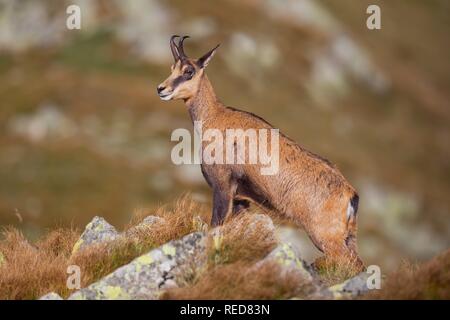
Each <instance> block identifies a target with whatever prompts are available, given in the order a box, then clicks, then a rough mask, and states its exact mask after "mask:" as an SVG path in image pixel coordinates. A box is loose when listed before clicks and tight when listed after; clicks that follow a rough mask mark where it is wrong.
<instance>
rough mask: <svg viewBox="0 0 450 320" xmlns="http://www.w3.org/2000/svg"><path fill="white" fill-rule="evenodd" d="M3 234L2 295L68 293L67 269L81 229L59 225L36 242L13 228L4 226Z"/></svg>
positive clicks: (29, 296)
mask: <svg viewBox="0 0 450 320" xmlns="http://www.w3.org/2000/svg"><path fill="white" fill-rule="evenodd" d="M2 235H3V237H4V239H3V240H2V241H1V242H0V252H1V253H2V255H3V260H4V261H3V263H1V264H0V299H35V298H37V297H39V296H41V295H43V294H46V293H48V292H50V291H56V292H59V293H61V294H63V295H67V294H68V289H67V287H66V279H67V273H66V270H67V266H68V261H69V258H70V254H71V251H72V247H73V245H74V244H75V242H76V240H77V239H78V237H79V233H78V232H76V231H75V230H72V229H58V230H55V231H52V232H50V233H49V234H48V235H47V236H45V237H44V238H43V239H41V240H39V241H38V242H37V243H36V244H35V245H31V244H30V243H29V242H28V241H27V240H26V239H25V238H24V236H23V235H22V234H21V233H20V232H19V231H17V230H15V229H12V228H9V229H5V230H4V231H3V233H2Z"/></svg>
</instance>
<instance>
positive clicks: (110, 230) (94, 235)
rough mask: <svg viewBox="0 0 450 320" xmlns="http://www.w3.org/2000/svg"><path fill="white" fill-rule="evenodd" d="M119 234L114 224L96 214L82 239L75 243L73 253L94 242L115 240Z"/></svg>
mask: <svg viewBox="0 0 450 320" xmlns="http://www.w3.org/2000/svg"><path fill="white" fill-rule="evenodd" d="M118 236H119V233H118V232H117V231H116V229H115V228H114V227H113V226H112V225H110V224H109V223H108V222H107V221H106V220H105V219H103V218H102V217H98V216H96V217H94V219H92V221H91V222H89V223H88V225H87V226H86V228H85V229H84V231H83V233H82V234H81V237H80V239H79V240H78V241H77V242H76V243H75V245H74V247H73V250H72V253H76V252H78V251H79V250H81V249H83V248H85V247H87V246H89V245H92V244H94V243H95V244H98V243H104V242H109V241H113V240H115V239H117V237H118Z"/></svg>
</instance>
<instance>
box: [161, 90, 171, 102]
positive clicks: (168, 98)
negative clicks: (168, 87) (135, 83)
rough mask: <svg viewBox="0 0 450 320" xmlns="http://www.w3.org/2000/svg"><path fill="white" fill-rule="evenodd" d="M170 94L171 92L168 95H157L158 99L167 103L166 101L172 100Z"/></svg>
mask: <svg viewBox="0 0 450 320" xmlns="http://www.w3.org/2000/svg"><path fill="white" fill-rule="evenodd" d="M172 94H173V92H170V93H160V94H158V95H159V98H160V99H161V100H164V101H167V100H170V99H171V98H172Z"/></svg>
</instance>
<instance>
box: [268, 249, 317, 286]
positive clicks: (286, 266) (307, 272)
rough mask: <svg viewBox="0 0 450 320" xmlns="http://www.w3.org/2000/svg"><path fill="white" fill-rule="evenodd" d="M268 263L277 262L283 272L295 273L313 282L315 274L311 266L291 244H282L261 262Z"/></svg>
mask: <svg viewBox="0 0 450 320" xmlns="http://www.w3.org/2000/svg"><path fill="white" fill-rule="evenodd" d="M268 261H275V262H277V263H278V264H279V265H280V266H282V267H283V272H289V273H292V272H295V273H298V275H299V276H300V277H301V278H302V279H304V280H306V281H313V279H314V277H313V276H314V273H313V270H312V269H311V267H310V266H308V264H307V263H306V262H305V261H304V260H303V259H302V258H300V256H299V254H298V253H297V252H296V251H295V249H294V248H293V247H292V245H291V244H290V243H281V244H279V245H278V246H277V247H276V248H275V249H274V250H272V252H271V253H269V255H268V256H267V257H265V258H264V259H263V260H261V262H260V263H266V262H268Z"/></svg>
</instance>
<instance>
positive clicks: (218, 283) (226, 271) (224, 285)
mask: <svg viewBox="0 0 450 320" xmlns="http://www.w3.org/2000/svg"><path fill="white" fill-rule="evenodd" d="M301 287H302V280H301V279H300V278H298V277H296V276H295V275H293V274H288V273H286V272H281V270H280V266H279V265H277V264H276V263H266V264H264V265H262V266H261V267H259V268H255V267H254V265H253V266H252V265H250V264H247V263H244V262H235V263H232V264H227V265H220V266H216V267H215V268H212V269H211V270H209V271H208V272H206V273H205V274H204V275H202V277H201V278H200V279H198V281H197V282H196V283H194V284H192V285H190V286H185V287H181V288H173V289H169V290H167V291H166V292H165V293H164V294H163V295H162V299H168V300H174V299H191V300H200V299H209V300H213V299H222V300H224V299H226V300H229V299H235V300H242V299H254V300H262V299H286V298H290V297H293V296H296V295H298V294H300V293H301V292H299V291H300V288H301Z"/></svg>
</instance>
